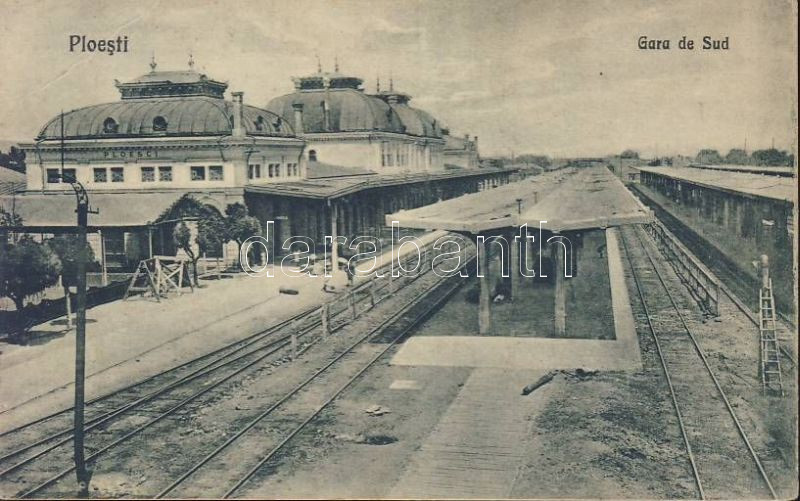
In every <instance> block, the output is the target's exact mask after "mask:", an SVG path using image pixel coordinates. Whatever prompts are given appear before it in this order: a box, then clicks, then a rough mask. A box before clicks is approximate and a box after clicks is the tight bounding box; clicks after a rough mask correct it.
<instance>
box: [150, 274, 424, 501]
mask: <svg viewBox="0 0 800 501" xmlns="http://www.w3.org/2000/svg"><path fill="white" fill-rule="evenodd" d="M427 273H428V271H423V272H422V273H421V274H419V275H417V276H415V277H414V279H413V280H416V279H417V278H419V277H420V276H423V275H425V274H427ZM425 297H427V294H425V295H423V296H422V297H418V298H416V299H414V300H412V301H410V302H409V303H407V304H406V305H405V306H404V307H403V308H402V309H400V310H398V311H396V312H395V313H393V314H392V315H391V316H389V317H388V318H387V319H386V320H383V321H382V322H380V324H378V325H377V326H376V327H374V328H373V329H370V331H369V332H368V333H367V334H366V335H364V336H361V337H359V338H358V339H357V340H356V341H355V342H354V343H353V344H351V345H350V346H348V347H347V348H346V349H345V350H343V351H342V352H341V353H340V354H339V355H337V356H336V357H335V358H333V359H332V360H330V361H329V362H328V363H327V364H325V365H324V366H323V367H321V368H320V369H318V370H317V371H315V372H314V373H313V374H312V375H311V376H309V377H308V378H306V379H305V380H304V381H303V382H301V383H300V384H299V385H297V386H295V387H294V388H293V389H291V390H290V391H289V392H287V393H286V394H285V395H284V396H283V397H281V398H280V399H278V400H277V401H276V402H275V403H274V404H272V405H271V406H269V407H268V408H267V409H265V410H264V411H263V412H261V413H260V414H259V415H257V416H256V417H255V418H253V419H252V420H251V421H249V422H248V423H247V424H246V425H245V426H244V427H242V428H241V429H240V430H238V431H237V432H236V433H235V434H233V435H231V436H230V437H229V438H228V439H227V440H226V441H225V442H224V443H222V444H221V445H219V446H218V447H217V448H216V449H214V450H213V451H211V452H209V453H208V454H207V455H206V456H205V457H204V458H203V459H201V460H200V461H199V462H197V463H195V464H194V465H193V466H192V467H191V468H189V469H188V470H187V471H185V472H184V473H183V474H181V475H180V476H179V477H178V478H176V479H175V480H174V481H173V482H172V483H171V484H170V485H168V486H167V487H165V488H164V489H162V490H161V491H160V492H159V493H158V494H156V495H155V498H154V499H161V498H163V497H164V496H166V495H167V494H169V493H170V492H172V491H173V490H175V489H176V488H177V487H178V486H180V485H181V484H182V483H184V482H185V481H186V479H188V478H189V477H190V476H191V475H193V474H194V473H195V472H197V471H198V470H200V468H202V467H203V466H204V465H206V464H207V463H208V462H209V461H211V460H212V459H214V458H215V457H217V456H218V455H219V454H220V453H221V452H222V451H223V450H225V449H226V448H228V447H229V446H230V445H231V444H233V443H234V442H235V441H237V440H238V439H239V438H241V437H242V436H243V435H245V434H246V433H247V432H248V431H249V430H251V429H252V428H253V427H254V426H256V425H257V424H258V423H260V422H261V421H263V420H264V418H266V417H267V416H269V415H270V414H272V413H273V412H275V410H276V409H278V408H279V407H280V406H282V405H283V404H284V403H285V402H286V401H288V400H289V399H291V398H292V397H293V396H295V395H296V394H297V393H298V392H300V391H301V390H302V389H303V388H305V387H306V386H308V385H309V384H310V383H312V382H313V381H314V380H316V379H317V378H318V377H319V376H320V375H321V374H323V373H325V372H326V371H327V370H328V369H329V368H330V367H332V366H333V365H334V364H336V362H338V361H339V360H341V359H342V358H344V357H345V356H347V355H349V354H350V353H351V352H352V351H353V350H354V349H355V348H357V347H358V346H360V345H361V344H363V343H364V342H366V341H368V340H369V339H372V338H373V337H375V335H376V334H377V333H378V332H379V331H381V330H382V329H383V328H385V327H386V326H387V325H389V324H390V323H392V322H394V321H395V320H397V319H398V318H400V317H401V316H402V315H403V314H404V313H406V312H407V311H408V309H410V308H411V307H413V306H415V305H416V304H419V302H420V301H421V300H422V299H423V298H425Z"/></svg>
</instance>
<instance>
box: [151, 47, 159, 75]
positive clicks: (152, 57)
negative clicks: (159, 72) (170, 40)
mask: <svg viewBox="0 0 800 501" xmlns="http://www.w3.org/2000/svg"><path fill="white" fill-rule="evenodd" d="M156 66H158V64H157V63H156V51H153V54H152V55H151V56H150V72H151V73H152V72H154V71H156Z"/></svg>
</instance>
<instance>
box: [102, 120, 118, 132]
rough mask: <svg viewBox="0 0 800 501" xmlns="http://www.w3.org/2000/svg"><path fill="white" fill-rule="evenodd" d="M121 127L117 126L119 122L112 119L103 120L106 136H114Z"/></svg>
mask: <svg viewBox="0 0 800 501" xmlns="http://www.w3.org/2000/svg"><path fill="white" fill-rule="evenodd" d="M118 128H119V125H117V121H116V120H114V119H113V118H111V117H108V118H106V119H105V120H103V132H104V133H106V134H114V133H116V132H117V129H118Z"/></svg>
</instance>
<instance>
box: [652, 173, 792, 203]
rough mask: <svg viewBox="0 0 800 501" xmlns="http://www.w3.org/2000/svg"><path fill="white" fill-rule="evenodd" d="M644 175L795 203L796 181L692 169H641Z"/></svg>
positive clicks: (767, 176)
mask: <svg viewBox="0 0 800 501" xmlns="http://www.w3.org/2000/svg"><path fill="white" fill-rule="evenodd" d="M640 170H641V172H648V173H651V174H655V175H658V176H664V177H668V178H671V179H678V180H681V181H686V182H688V183H690V184H695V185H697V186H702V187H705V188H711V189H716V190H720V191H727V192H732V193H740V194H745V195H751V196H756V197H762V198H769V199H773V200H781V201H785V202H791V203H793V202H794V196H795V193H796V192H797V184H796V179H795V178H793V177H780V176H770V175H762V174H751V173H748V172H729V171H719V170H717V171H715V170H709V169H695V168H690V167H642V168H641V169H640Z"/></svg>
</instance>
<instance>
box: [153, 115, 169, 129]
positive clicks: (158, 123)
mask: <svg viewBox="0 0 800 501" xmlns="http://www.w3.org/2000/svg"><path fill="white" fill-rule="evenodd" d="M166 130H167V119H166V118H164V117H162V116H157V117H155V118H154V119H153V131H154V132H164V131H166Z"/></svg>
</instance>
